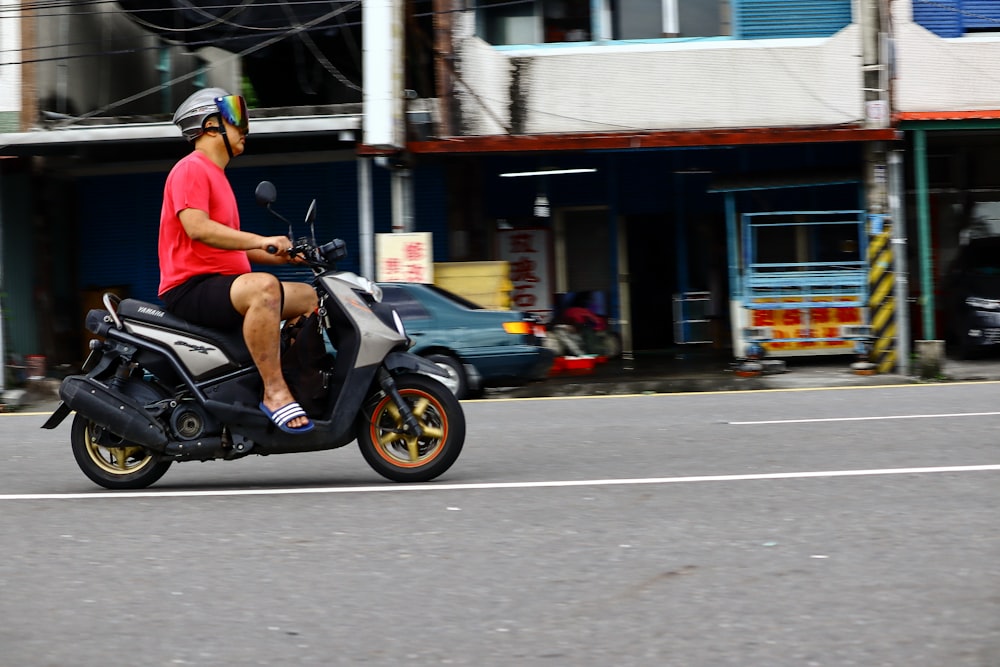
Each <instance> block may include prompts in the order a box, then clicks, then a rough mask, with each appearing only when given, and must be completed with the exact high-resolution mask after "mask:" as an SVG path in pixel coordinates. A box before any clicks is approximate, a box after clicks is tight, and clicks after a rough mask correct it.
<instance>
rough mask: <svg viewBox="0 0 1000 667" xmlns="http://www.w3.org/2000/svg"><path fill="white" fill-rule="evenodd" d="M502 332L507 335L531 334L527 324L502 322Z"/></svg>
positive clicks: (529, 325)
mask: <svg viewBox="0 0 1000 667" xmlns="http://www.w3.org/2000/svg"><path fill="white" fill-rule="evenodd" d="M503 330H504V331H506V332H507V333H509V334H529V333H531V324H530V323H529V322H524V321H521V322H504V323H503Z"/></svg>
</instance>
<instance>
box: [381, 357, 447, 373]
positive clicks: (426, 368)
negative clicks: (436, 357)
mask: <svg viewBox="0 0 1000 667" xmlns="http://www.w3.org/2000/svg"><path fill="white" fill-rule="evenodd" d="M384 363H385V367H386V368H388V369H389V372H390V373H392V374H393V375H398V374H399V373H401V372H404V371H413V372H414V373H424V374H425V375H437V376H438V377H444V378H446V377H448V374H447V373H445V372H444V371H443V370H441V367H440V366H438V365H437V364H435V363H434V362H432V361H427V360H426V359H424V358H423V357H418V356H417V355H415V354H412V353H410V352H390V353H389V354H388V356H386V358H385V362H384Z"/></svg>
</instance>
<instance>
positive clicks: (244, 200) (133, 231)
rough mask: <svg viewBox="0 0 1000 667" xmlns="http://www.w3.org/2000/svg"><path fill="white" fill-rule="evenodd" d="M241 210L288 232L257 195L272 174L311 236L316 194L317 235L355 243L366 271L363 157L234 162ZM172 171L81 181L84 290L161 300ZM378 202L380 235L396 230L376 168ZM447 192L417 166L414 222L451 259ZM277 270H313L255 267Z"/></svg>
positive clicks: (256, 223)
mask: <svg viewBox="0 0 1000 667" xmlns="http://www.w3.org/2000/svg"><path fill="white" fill-rule="evenodd" d="M226 174H227V176H228V177H229V182H230V183H231V184H232V186H233V192H234V193H235V194H236V201H237V204H238V206H239V209H240V226H241V227H242V228H243V229H245V230H247V231H251V232H255V233H257V234H262V235H266V236H275V235H279V234H287V233H288V227H287V226H286V225H285V224H284V223H283V222H281V221H279V220H277V219H276V218H274V217H272V216H271V215H270V214H268V213H267V212H266V211H265V210H264V209H262V208H260V207H258V206H257V204H256V202H255V201H254V194H253V193H254V189H255V188H256V186H257V183H259V182H260V181H263V180H268V181H271V182H273V183H274V185H275V187H276V188H277V190H278V199H277V201H276V202H275V203H274V209H275V210H276V211H278V212H279V213H281V214H282V215H284V216H285V217H286V218H287V219H288V220H290V221H291V222H292V234H293V235H294V236H295V237H296V238H298V237H301V236H307V235H308V233H309V229H308V227H307V226H306V224H305V222H304V220H305V213H306V209H307V208H308V207H309V202H310V201H311V200H313V199H316V208H317V213H318V215H317V217H316V240H317V241H319V242H320V243H325V242H326V241H329V240H331V239H333V238H342V239H344V241H346V242H347V250H348V255H347V258H346V259H345V260H344V261H343V262H341V263H340V264H339V267H338V268H340V269H342V270H345V271H354V272H359V271H360V257H361V248H360V246H359V238H358V179H357V162H356V161H355V160H347V161H344V162H325V163H317V164H299V165H282V166H266V167H244V168H240V167H235V166H234V167H231V168H230V169H227V170H226ZM166 177H167V174H166V172H163V173H150V174H121V175H115V176H101V177H91V178H84V179H81V183H80V188H79V190H80V193H81V195H80V211H81V215H80V255H79V257H80V260H79V261H80V263H79V275H78V281H79V285H80V288H81V289H83V290H91V289H97V288H107V287H122V288H124V290H125V292H126V293H127V295H128V296H130V297H133V298H136V299H142V300H143V301H151V302H153V303H157V302H158V301H159V298H158V297H157V294H156V293H157V290H158V287H159V283H160V264H159V259H158V258H157V250H156V246H157V236H158V230H159V226H160V205H161V203H162V200H163V183H164V181H165V180H166ZM372 191H373V196H372V199H373V201H372V204H373V217H374V221H373V222H374V231H375V233H385V232H390V231H392V202H391V196H390V184H389V172H388V171H387V170H386V169H382V168H375V169H373V170H372ZM446 202H447V190H446V184H445V181H444V171H443V170H442V169H441V168H440V167H437V166H432V165H428V166H421V167H418V168H417V169H415V170H414V213H413V214H414V222H415V225H414V226H415V229H416V231H422V232H423V231H427V232H432V233H433V234H434V260H435V261H438V262H446V261H448V215H447V206H446ZM255 268H256V270H270V271H271V272H272V273H274V274H276V275H278V276H279V277H280V278H281V279H282V280H297V281H307V280H309V279H310V278H311V276H312V274H311V272H310V271H309V270H308V269H304V268H300V267H290V266H289V267H255Z"/></svg>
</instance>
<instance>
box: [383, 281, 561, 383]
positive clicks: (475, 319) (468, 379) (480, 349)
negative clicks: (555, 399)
mask: <svg viewBox="0 0 1000 667" xmlns="http://www.w3.org/2000/svg"><path fill="white" fill-rule="evenodd" d="M379 287H381V288H382V303H383V304H388V305H390V306H392V307H393V308H395V309H396V311H397V312H398V313H399V316H400V318H401V319H402V320H403V324H404V325H405V326H406V333H407V334H408V335H409V336H410V338H412V339H413V347H412V348H411V350H412V351H413V352H414V353H416V354H419V355H421V356H423V357H426V358H428V359H430V360H431V361H433V362H435V363H436V364H438V365H439V366H440V367H441V368H443V369H444V370H445V371H447V373H448V376H449V377H448V380H447V381H446V382H445V384H448V385H449V387H450V388H451V390H452V391H453V392H454V393H455V395H457V396H458V397H459V398H466V397H469V396H475V395H477V394H478V393H480V392H481V390H482V389H485V388H487V387H511V386H519V385H523V384H527V383H529V382H532V381H534V380H540V379H543V378H545V377H546V375H547V374H548V371H549V369H550V368H551V367H552V361H553V358H554V353H553V352H552V350H549V349H548V348H546V347H544V346H543V344H542V343H543V341H542V337H543V336H544V335H545V330H544V327H543V326H542V325H541V324H539V323H538V322H537V321H536V320H535V319H534V318H533V317H531V316H530V315H527V314H525V313H522V312H519V311H516V310H487V309H485V308H483V307H482V306H479V305H478V304H476V303H473V302H471V301H469V300H468V299H465V298H463V297H461V296H459V295H457V294H453V293H451V292H449V291H447V290H444V289H441V288H440V287H437V286H435V285H425V284H419V283H379Z"/></svg>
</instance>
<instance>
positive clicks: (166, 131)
mask: <svg viewBox="0 0 1000 667" xmlns="http://www.w3.org/2000/svg"><path fill="white" fill-rule="evenodd" d="M250 123H251V127H250V133H251V137H253V138H258V137H277V136H282V137H302V136H308V135H314V134H332V133H341V132H343V133H345V135H344V137H342V139H343V140H346V141H352V142H353V141H354V140H355V139H356V136H357V135H356V133H357V131H358V130H359V129H360V128H361V115H360V114H359V113H358V114H355V113H351V114H333V115H317V116H276V117H268V118H253V117H252V114H251V121H250ZM180 139H181V134H180V131H179V130H178V129H177V127H175V126H174V125H173V123H170V122H161V123H114V124H108V125H74V126H70V127H65V128H56V129H49V130H36V131H33V132H13V133H8V134H0V156H2V155H14V156H17V155H33V154H36V153H38V152H39V151H43V152H44V151H46V150H51V149H58V148H59V147H60V146H62V147H72V146H77V145H80V144H91V143H99V144H105V143H106V144H110V143H128V142H157V141H172V142H176V141H178V140H180Z"/></svg>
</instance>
